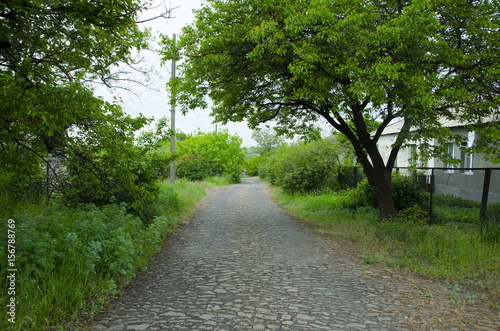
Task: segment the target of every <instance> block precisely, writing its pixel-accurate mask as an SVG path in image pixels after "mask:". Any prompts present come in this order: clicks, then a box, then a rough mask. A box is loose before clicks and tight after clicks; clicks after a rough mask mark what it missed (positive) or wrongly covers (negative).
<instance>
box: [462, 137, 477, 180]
mask: <svg viewBox="0 0 500 331" xmlns="http://www.w3.org/2000/svg"><path fill="white" fill-rule="evenodd" d="M460 147H461V148H462V150H461V156H460V161H461V163H460V167H461V168H472V167H473V162H474V155H473V154H472V153H471V152H470V151H468V150H467V148H468V147H469V146H468V144H467V142H463V143H462V145H461V146H460ZM462 173H472V169H470V170H462Z"/></svg>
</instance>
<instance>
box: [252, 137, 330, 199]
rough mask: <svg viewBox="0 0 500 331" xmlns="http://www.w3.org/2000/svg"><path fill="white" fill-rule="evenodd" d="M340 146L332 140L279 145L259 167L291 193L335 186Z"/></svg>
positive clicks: (261, 172) (273, 181) (260, 171)
mask: <svg viewBox="0 0 500 331" xmlns="http://www.w3.org/2000/svg"><path fill="white" fill-rule="evenodd" d="M339 168H340V166H339V162H338V149H337V147H335V145H334V144H333V143H332V142H331V141H329V140H322V141H315V142H309V143H301V144H296V145H291V146H282V147H280V148H277V149H276V150H275V152H274V154H273V155H271V156H269V157H268V158H267V159H266V161H265V162H264V163H263V164H261V166H260V167H259V175H260V176H261V177H263V178H265V179H266V180H268V181H269V182H270V183H271V184H275V185H277V186H279V187H281V188H282V189H283V190H285V191H287V192H289V193H299V192H300V193H307V192H313V191H320V190H323V189H326V188H327V189H334V188H335V186H336V185H337V183H338V179H337V175H338V173H339Z"/></svg>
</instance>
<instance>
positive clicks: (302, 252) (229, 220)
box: [94, 178, 493, 330]
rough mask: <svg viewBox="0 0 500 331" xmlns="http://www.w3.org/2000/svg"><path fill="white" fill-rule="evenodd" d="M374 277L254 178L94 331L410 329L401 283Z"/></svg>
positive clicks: (190, 229) (192, 228) (216, 201)
mask: <svg viewBox="0 0 500 331" xmlns="http://www.w3.org/2000/svg"><path fill="white" fill-rule="evenodd" d="M369 268H370V266H366V265H364V264H363V263H362V262H361V261H359V259H358V258H356V257H355V255H353V254H349V252H348V249H346V247H344V246H343V245H341V244H340V243H332V240H331V239H328V238H325V237H323V236H320V235H318V234H315V233H313V232H312V231H311V230H309V229H307V228H306V227H305V226H304V225H302V224H301V223H299V222H297V221H295V220H294V219H292V218H291V217H289V216H287V215H286V214H284V213H283V212H282V210H281V209H280V208H279V206H277V205H276V204H274V203H273V202H271V199H270V197H269V196H268V192H267V188H266V185H265V184H263V183H260V182H259V181H258V180H257V179H255V178H247V179H244V180H243V183H242V184H238V185H232V186H228V187H222V188H216V189H214V190H212V191H211V192H210V194H209V196H208V197H206V198H205V199H204V200H203V202H202V203H201V205H200V207H199V208H198V211H197V212H196V213H195V214H194V216H193V217H192V219H191V220H190V221H189V223H188V224H187V225H186V226H185V227H184V228H183V229H182V230H181V231H180V232H179V233H177V234H176V235H174V236H173V237H172V238H170V239H169V241H168V244H167V245H166V247H165V249H164V250H163V252H162V253H161V254H159V255H158V256H157V259H156V261H155V262H154V263H152V264H151V266H150V267H149V268H148V271H147V272H145V273H144V274H142V275H141V276H139V277H138V278H136V279H135V280H134V281H133V282H132V284H131V285H130V286H129V287H128V288H127V290H126V293H125V295H124V296H123V297H122V298H121V299H120V300H117V301H116V302H115V304H114V305H113V307H112V308H111V309H110V310H109V311H108V312H107V313H105V314H104V315H103V316H101V319H100V320H99V321H97V322H96V325H95V326H94V329H95V330H405V329H410V327H407V324H405V321H407V319H408V318H409V317H410V316H409V313H410V312H411V311H410V312H408V309H406V310H405V306H406V305H407V303H405V302H403V301H401V302H398V303H396V304H394V303H391V301H390V300H392V299H394V298H391V297H390V296H387V295H386V294H387V292H390V291H392V288H391V286H394V285H393V284H394V282H393V281H391V280H388V279H387V276H377V277H372V274H371V273H370V271H368V269H369ZM367 275H368V276H367ZM445 329H446V328H445ZM453 329H456V330H460V328H453ZM471 330H472V329H471ZM485 330H486V329H485ZM492 330H493V329H492Z"/></svg>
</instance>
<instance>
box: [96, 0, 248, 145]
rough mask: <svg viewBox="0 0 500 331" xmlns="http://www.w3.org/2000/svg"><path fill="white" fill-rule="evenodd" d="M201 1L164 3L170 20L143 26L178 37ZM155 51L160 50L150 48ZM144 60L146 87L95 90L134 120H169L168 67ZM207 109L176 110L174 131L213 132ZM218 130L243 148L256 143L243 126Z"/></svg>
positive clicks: (152, 58) (150, 56)
mask: <svg viewBox="0 0 500 331" xmlns="http://www.w3.org/2000/svg"><path fill="white" fill-rule="evenodd" d="M155 2H156V3H157V4H159V5H160V7H159V8H157V9H156V10H155V11H153V12H149V13H143V14H142V16H143V17H142V18H143V19H145V18H149V17H152V16H154V13H155V12H156V11H158V10H162V8H163V9H164V5H162V4H161V3H162V2H163V0H156V1H155ZM201 3H202V0H165V4H166V6H167V7H170V8H175V7H178V8H176V9H174V10H173V12H172V16H173V18H171V19H168V20H166V19H157V20H154V21H151V22H148V23H144V25H146V26H148V27H150V28H151V29H152V34H153V35H156V36H157V35H159V34H160V33H162V34H164V35H169V36H172V35H173V34H174V33H175V34H177V35H179V33H180V32H181V29H182V28H183V27H184V26H186V25H188V24H190V23H191V22H193V21H194V14H193V12H192V11H193V9H195V8H199V7H201ZM152 46H153V47H154V49H157V48H158V47H159V46H158V45H157V44H156V45H152ZM141 55H142V56H143V57H144V59H145V62H146V63H145V65H146V66H147V67H151V68H152V69H153V70H154V71H156V73H154V74H152V75H151V76H150V77H149V80H148V82H147V83H146V84H147V87H146V86H141V85H139V84H133V85H130V86H131V89H132V91H133V93H132V92H129V91H125V90H123V89H114V90H112V91H109V90H108V89H98V90H97V93H98V94H99V95H102V96H103V97H104V98H105V99H106V100H108V101H111V99H112V98H113V97H119V98H121V100H122V102H121V103H120V104H121V105H122V107H123V108H124V110H125V111H126V112H127V113H128V114H130V115H131V116H134V117H135V116H137V115H139V114H143V115H144V116H146V117H148V118H150V117H154V118H155V119H158V118H161V117H165V116H166V117H168V118H170V105H169V104H168V102H169V95H168V93H167V91H166V89H165V84H166V83H167V81H168V79H169V78H170V76H171V64H170V63H167V64H165V65H164V66H160V56H159V55H158V54H155V52H144V53H143V54H141ZM136 77H137V79H139V80H141V81H142V80H145V79H146V78H145V77H143V76H142V75H141V76H139V77H138V76H136ZM209 113H210V109H208V108H207V109H196V110H193V111H190V112H189V113H187V114H186V115H182V113H181V112H180V110H179V109H177V111H176V121H175V123H176V128H177V129H178V130H180V131H182V132H185V133H193V132H196V131H198V129H199V130H201V131H203V132H210V131H214V130H215V124H213V123H212V122H213V119H212V118H211V117H210V116H209ZM218 129H219V130H222V129H228V130H229V132H230V133H231V134H233V135H236V134H237V135H239V136H240V137H241V138H242V139H243V146H244V147H251V146H255V145H256V144H255V142H254V141H253V140H252V139H251V135H252V131H251V130H250V129H249V128H248V127H247V125H246V123H228V124H227V125H225V126H221V124H219V125H218Z"/></svg>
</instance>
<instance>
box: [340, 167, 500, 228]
mask: <svg viewBox="0 0 500 331" xmlns="http://www.w3.org/2000/svg"><path fill="white" fill-rule="evenodd" d="M353 170H354V171H351V170H348V171H346V173H347V174H349V175H348V176H346V178H345V184H346V185H348V186H350V187H355V186H356V184H357V183H358V182H360V181H361V180H362V179H364V178H365V175H364V174H363V172H362V169H361V168H358V167H355V168H354V169H353ZM394 171H395V172H398V173H401V174H404V175H406V176H408V177H411V178H413V180H414V182H415V183H417V184H418V185H419V186H420V187H421V188H422V189H424V190H425V191H426V192H428V194H427V195H426V196H425V200H426V201H423V202H422V206H421V207H422V208H423V209H424V210H426V211H427V212H428V213H429V223H448V224H449V223H457V224H459V223H460V224H464V223H479V222H480V223H482V224H485V223H490V224H491V223H496V224H498V225H500V168H427V167H422V168H406V167H396V168H395V169H394Z"/></svg>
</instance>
